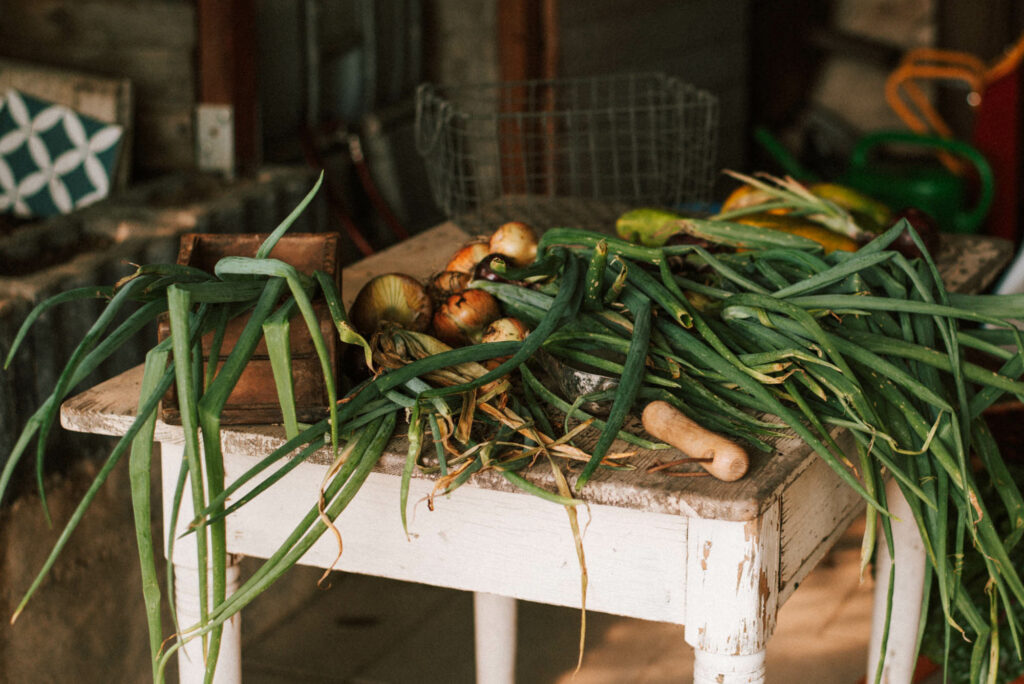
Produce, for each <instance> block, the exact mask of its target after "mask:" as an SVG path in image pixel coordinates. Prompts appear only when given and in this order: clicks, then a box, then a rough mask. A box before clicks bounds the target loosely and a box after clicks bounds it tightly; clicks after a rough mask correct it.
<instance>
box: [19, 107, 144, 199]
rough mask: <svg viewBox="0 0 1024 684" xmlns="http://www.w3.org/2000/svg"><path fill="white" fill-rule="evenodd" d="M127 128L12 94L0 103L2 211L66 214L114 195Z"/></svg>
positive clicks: (67, 108)
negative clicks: (121, 147) (113, 188)
mask: <svg viewBox="0 0 1024 684" xmlns="http://www.w3.org/2000/svg"><path fill="white" fill-rule="evenodd" d="M123 134H124V128H123V127H122V126H118V125H117V124H110V123H106V122H103V121H100V120H98V119H94V118H92V117H89V116H85V115H83V114H79V113H78V112H75V111H74V110H73V109H70V108H69V107H65V106H64V105H59V104H55V103H53V102H47V101H46V100H42V99H39V98H37V97H33V96H31V95H28V94H25V93H22V92H19V91H17V90H9V91H7V94H6V95H5V96H4V98H3V100H2V101H0V212H4V211H6V212H11V213H13V214H14V215H15V216H21V217H36V218H42V217H47V216H54V215H57V214H66V213H68V212H70V211H72V210H74V209H78V208H80V207H84V206H87V205H89V204H92V203H94V202H97V201H99V200H101V199H103V198H104V197H106V196H107V195H108V194H109V193H110V185H111V181H112V179H113V177H114V174H115V171H116V166H117V158H118V150H119V147H120V143H121V137H122V135H123Z"/></svg>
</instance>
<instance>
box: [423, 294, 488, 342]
mask: <svg viewBox="0 0 1024 684" xmlns="http://www.w3.org/2000/svg"><path fill="white" fill-rule="evenodd" d="M498 318H501V305H500V304H499V303H498V300H497V299H496V298H495V297H494V295H492V294H490V293H489V292H484V291H483V290H475V289H469V290H464V291H463V292H459V293H458V294H453V295H452V296H450V297H449V298H448V299H446V300H445V302H444V303H443V304H442V305H441V306H439V307H438V308H437V311H435V312H434V336H435V337H436V338H437V339H439V340H441V341H442V342H444V343H445V344H449V345H451V346H453V347H461V346H465V345H467V344H475V343H477V342H479V341H480V340H481V339H482V338H483V334H484V331H485V330H487V326H488V325H490V324H491V323H492V322H493V321H495V320H496V319H498Z"/></svg>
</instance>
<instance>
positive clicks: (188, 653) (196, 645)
mask: <svg viewBox="0 0 1024 684" xmlns="http://www.w3.org/2000/svg"><path fill="white" fill-rule="evenodd" d="M183 459H184V449H183V447H182V445H181V444H177V443H173V442H162V443H161V444H160V467H161V477H162V487H163V501H164V549H166V548H167V546H166V544H167V541H166V540H167V535H168V534H169V532H168V530H169V528H170V523H169V521H170V519H171V505H172V503H173V501H174V488H175V485H176V483H177V480H178V471H179V468H180V466H181V463H182V460H183ZM185 491H186V492H187V491H188V483H187V482H186V484H185ZM193 510H194V509H193V508H192V501H191V499H190V498H189V497H188V496H185V497H182V500H181V506H180V510H179V513H178V525H177V529H176V530H175V532H174V534H175V536H176V537H178V538H176V539H175V542H174V606H175V610H176V612H177V618H178V624H179V625H180V626H181V627H182V628H185V627H188V626H189V625H193V624H195V623H197V622H198V621H199V564H198V563H197V560H196V544H195V537H194V535H189V536H186V537H180V535H181V533H182V532H183V531H185V530H186V529H187V526H188V523H189V522H190V521H191V520H192V518H193V517H194V513H193ZM206 572H209V570H208V569H207V570H206ZM238 575H239V563H238V556H234V555H229V556H228V559H227V593H228V595H229V596H230V595H231V594H232V592H234V591H235V590H236V589H237V588H238ZM207 586H209V582H208V583H207ZM205 673H206V665H205V662H204V659H203V640H202V639H195V640H193V641H190V642H187V643H186V644H185V646H183V647H182V648H181V649H180V650H179V651H178V680H179V681H180V682H182V684H202V682H203V679H204V676H205ZM213 681H214V684H239V683H240V682H241V681H242V616H241V614H240V613H239V614H236V615H235V616H234V617H232V618H231V619H230V620H229V621H228V622H226V623H225V624H224V630H223V634H222V636H221V644H220V652H219V655H218V658H217V670H216V672H215V673H214V679H213Z"/></svg>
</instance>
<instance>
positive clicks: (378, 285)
mask: <svg viewBox="0 0 1024 684" xmlns="http://www.w3.org/2000/svg"><path fill="white" fill-rule="evenodd" d="M433 309H434V306H433V303H432V302H431V301H430V296H429V295H428V294H427V290H426V288H425V287H424V286H423V285H422V284H421V283H420V282H419V281H418V280H416V279H415V278H413V277H412V276H409V275H406V274H404V273H384V274H382V275H378V276H374V277H373V278H371V279H370V280H369V281H368V282H367V283H366V284H365V285H363V287H362V288H361V289H360V290H359V294H357V295H356V298H355V301H354V302H352V308H351V309H350V310H349V320H350V321H351V323H352V325H353V327H355V329H356V331H357V332H358V333H359V334H360V335H362V336H364V337H369V336H370V335H372V334H373V333H375V332H376V331H377V328H378V326H379V325H380V324H381V322H383V321H392V322H394V323H396V324H398V325H400V326H402V327H403V328H406V329H407V330H415V331H416V332H423V331H425V330H426V329H427V328H428V327H429V326H430V321H431V314H432V313H433Z"/></svg>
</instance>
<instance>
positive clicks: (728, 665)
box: [693, 648, 766, 684]
mask: <svg viewBox="0 0 1024 684" xmlns="http://www.w3.org/2000/svg"><path fill="white" fill-rule="evenodd" d="M693 654H694V661H693V681H694V684H753V683H755V682H757V683H760V682H764V681H766V680H765V670H764V651H758V652H757V653H751V654H750V655H723V654H721V653H708V652H707V651H702V650H700V649H699V648H698V649H696V650H694V652H693Z"/></svg>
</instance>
